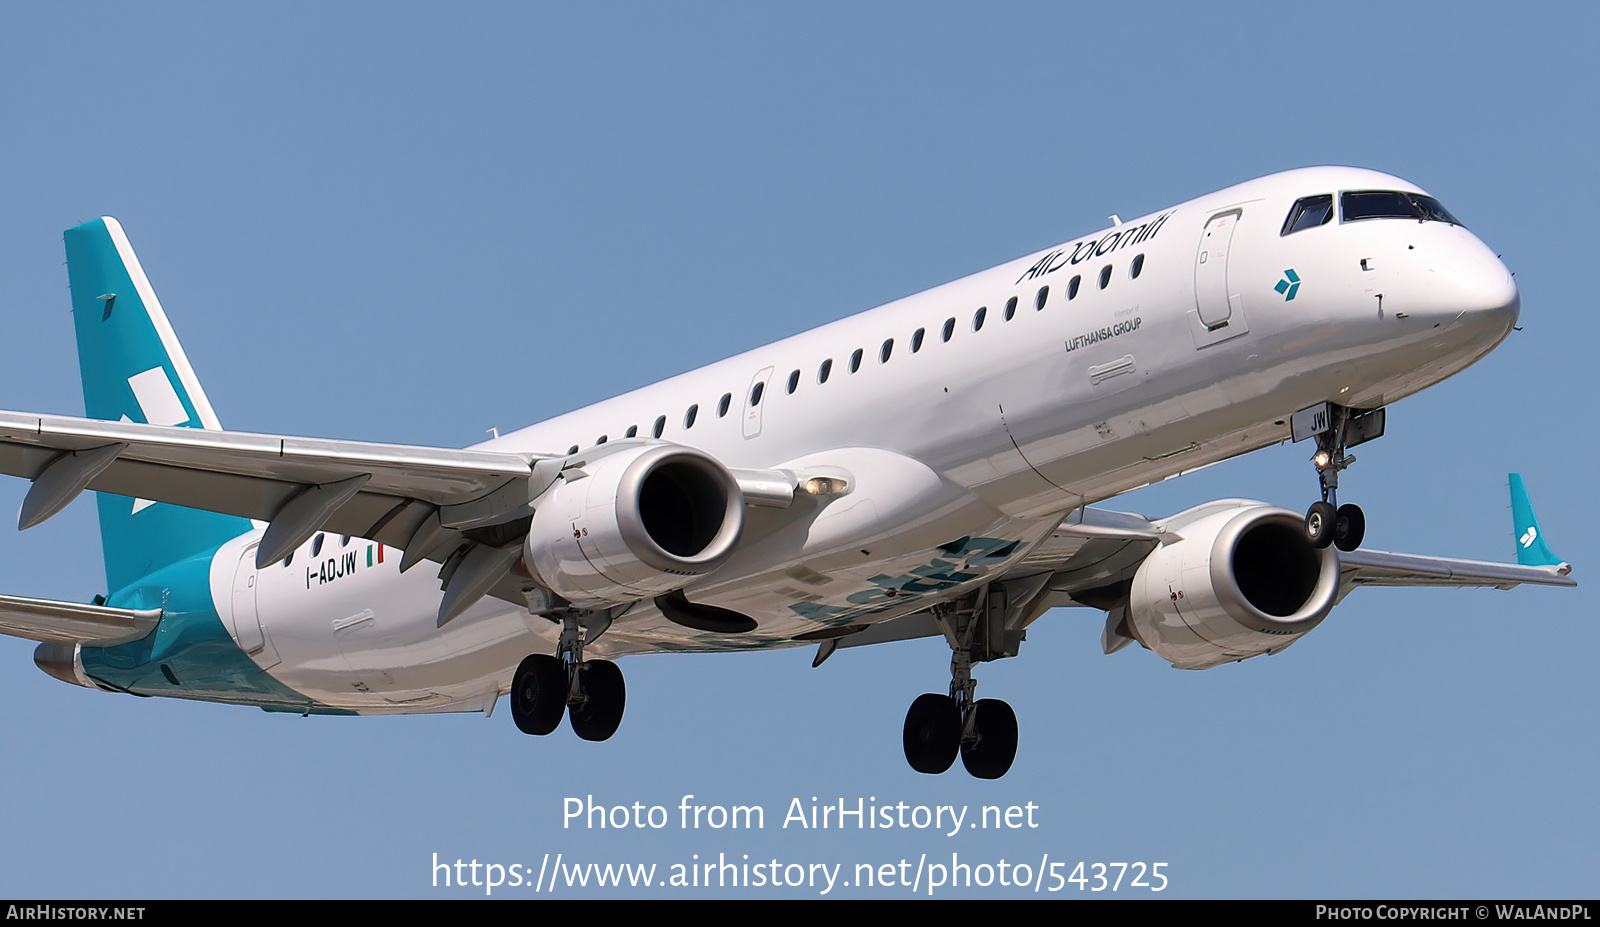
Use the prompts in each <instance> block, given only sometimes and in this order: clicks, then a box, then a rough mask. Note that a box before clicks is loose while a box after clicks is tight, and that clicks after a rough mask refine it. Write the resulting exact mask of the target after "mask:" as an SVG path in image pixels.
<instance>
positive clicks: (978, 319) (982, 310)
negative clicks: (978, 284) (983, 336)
mask: <svg viewBox="0 0 1600 927" xmlns="http://www.w3.org/2000/svg"><path fill="white" fill-rule="evenodd" d="M988 314H989V307H988V306H979V307H978V311H977V312H974V313H973V314H972V330H973V331H979V330H981V329H982V328H983V318H984V316H986V315H988Z"/></svg>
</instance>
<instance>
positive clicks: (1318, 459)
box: [1311, 451, 1333, 467]
mask: <svg viewBox="0 0 1600 927" xmlns="http://www.w3.org/2000/svg"><path fill="white" fill-rule="evenodd" d="M1311 462H1312V463H1314V464H1316V465H1317V466H1318V467H1326V466H1327V465H1328V464H1330V463H1332V462H1333V458H1332V457H1331V456H1329V455H1328V452H1327V451H1317V456H1315V457H1313V458H1311Z"/></svg>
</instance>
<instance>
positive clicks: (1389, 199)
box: [1339, 190, 1465, 228]
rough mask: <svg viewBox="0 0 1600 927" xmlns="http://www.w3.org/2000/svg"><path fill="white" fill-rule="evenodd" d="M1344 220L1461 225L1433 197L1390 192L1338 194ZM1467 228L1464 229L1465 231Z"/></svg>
mask: <svg viewBox="0 0 1600 927" xmlns="http://www.w3.org/2000/svg"><path fill="white" fill-rule="evenodd" d="M1339 212H1340V218H1341V221H1344V222H1355V221H1358V220H1360V219H1416V220H1417V221H1418V222H1448V223H1450V224H1451V225H1461V220H1460V219H1457V218H1456V217H1455V216H1452V215H1450V210H1448V209H1445V208H1444V206H1443V205H1441V204H1440V202H1439V201H1438V200H1436V199H1434V198H1433V197H1431V196H1423V195H1422V194H1420V193H1398V192H1393V191H1389V190H1346V191H1345V192H1343V193H1341V194H1339ZM1464 227H1465V226H1463V228H1464Z"/></svg>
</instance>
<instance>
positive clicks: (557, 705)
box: [511, 609, 627, 740]
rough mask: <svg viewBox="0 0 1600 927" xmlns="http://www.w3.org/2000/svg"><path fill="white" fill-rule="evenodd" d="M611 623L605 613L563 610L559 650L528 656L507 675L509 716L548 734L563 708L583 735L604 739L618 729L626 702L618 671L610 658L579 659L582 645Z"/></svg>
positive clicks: (531, 729)
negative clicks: (512, 672) (509, 699)
mask: <svg viewBox="0 0 1600 927" xmlns="http://www.w3.org/2000/svg"><path fill="white" fill-rule="evenodd" d="M584 624H587V625H588V627H587V629H585V627H584ZM610 624H611V621H610V616H609V615H605V614H598V613H593V612H580V611H578V610H576V609H565V610H563V612H562V613H561V642H560V643H559V644H557V646H556V653H557V655H556V656H553V657H552V656H548V655H545V654H534V655H533V656H530V657H528V658H527V659H525V660H523V661H522V665H520V666H518V667H517V672H516V675H515V676H513V677H512V679H511V718H512V720H513V721H515V722H516V724H517V729H518V730H520V731H522V732H523V733H524V734H548V733H550V732H551V731H554V730H555V729H556V727H557V726H558V725H560V724H561V715H562V713H563V712H566V714H567V720H568V721H569V722H571V724H572V731H573V733H575V734H577V735H578V736H579V737H581V738H583V739H584V740H606V739H608V738H609V737H610V736H611V735H612V734H615V733H616V732H617V726H618V725H620V724H621V723H622V711H623V708H624V706H625V705H626V703H627V688H626V686H625V685H624V684H623V680H622V670H621V669H619V668H618V667H617V665H616V664H615V663H612V662H611V661H609V660H588V661H585V660H584V659H583V647H584V645H585V644H588V643H591V642H593V641H594V639H595V638H597V637H599V636H600V635H601V634H602V633H603V632H604V631H605V629H606V628H607V627H609V626H610ZM569 709H570V710H569Z"/></svg>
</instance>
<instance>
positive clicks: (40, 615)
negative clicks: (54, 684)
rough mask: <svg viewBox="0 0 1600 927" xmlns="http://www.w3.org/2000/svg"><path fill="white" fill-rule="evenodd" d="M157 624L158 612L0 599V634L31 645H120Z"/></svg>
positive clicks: (42, 600) (12, 597)
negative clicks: (25, 640) (41, 643)
mask: <svg viewBox="0 0 1600 927" xmlns="http://www.w3.org/2000/svg"><path fill="white" fill-rule="evenodd" d="M160 620H161V610H160V609H159V608H153V609H133V608H112V607H110V606H108V605H82V604H79V603H77V602H54V601H51V600H49V599H24V598H21V597H20V596H13V595H0V634H7V635H10V636H11V637H21V638H26V639H27V640H30V641H42V642H47V643H50V642H53V643H60V644H73V643H94V644H99V645H101V646H105V645H109V644H119V643H122V642H123V641H132V640H138V639H139V638H141V637H144V636H145V635H146V634H149V633H150V632H151V631H153V630H155V627H156V622H158V621H160Z"/></svg>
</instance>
